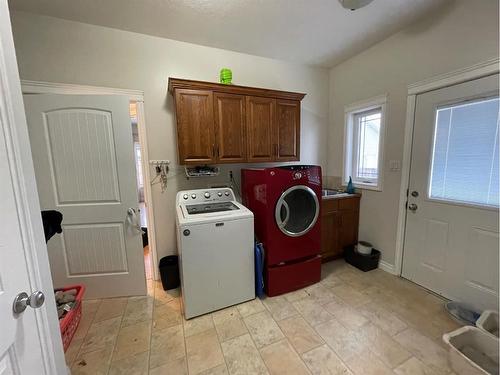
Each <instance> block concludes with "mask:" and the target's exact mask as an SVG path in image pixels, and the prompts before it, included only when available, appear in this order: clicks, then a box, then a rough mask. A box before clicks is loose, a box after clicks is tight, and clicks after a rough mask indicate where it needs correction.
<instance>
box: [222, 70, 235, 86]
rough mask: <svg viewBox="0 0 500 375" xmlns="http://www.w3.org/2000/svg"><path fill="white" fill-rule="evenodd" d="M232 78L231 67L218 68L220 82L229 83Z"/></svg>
mask: <svg viewBox="0 0 500 375" xmlns="http://www.w3.org/2000/svg"><path fill="white" fill-rule="evenodd" d="M232 79H233V72H232V71H231V69H228V68H222V69H221V70H220V83H223V84H225V85H230V84H231V80H232Z"/></svg>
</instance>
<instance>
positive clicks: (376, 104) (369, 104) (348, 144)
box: [342, 95, 387, 191]
mask: <svg viewBox="0 0 500 375" xmlns="http://www.w3.org/2000/svg"><path fill="white" fill-rule="evenodd" d="M386 107H387V95H380V96H377V97H374V98H371V99H368V100H364V101H361V102H357V103H354V104H351V105H349V106H347V107H345V110H344V115H345V121H344V124H345V126H344V153H343V164H342V168H343V169H342V171H343V172H342V183H343V185H344V186H345V185H347V183H348V181H349V176H352V160H353V152H354V150H355V145H354V140H353V137H354V117H355V116H356V115H358V114H360V113H363V112H369V111H371V110H376V109H380V114H381V119H380V139H379V152H378V163H377V168H378V178H377V180H376V181H374V182H373V183H368V182H362V181H356V180H355V178H354V176H353V181H352V182H353V184H354V187H356V188H359V189H367V190H375V191H382V188H383V180H384V168H383V166H384V142H385V124H386V120H387V111H386V109H387V108H386Z"/></svg>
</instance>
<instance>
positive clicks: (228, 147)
mask: <svg viewBox="0 0 500 375" xmlns="http://www.w3.org/2000/svg"><path fill="white" fill-rule="evenodd" d="M214 101H215V130H216V144H217V147H218V148H217V160H218V163H241V162H245V161H246V158H247V150H246V149H247V145H246V143H245V139H246V115H245V97H244V96H243V95H233V94H222V93H215V94H214Z"/></svg>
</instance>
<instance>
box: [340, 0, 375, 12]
mask: <svg viewBox="0 0 500 375" xmlns="http://www.w3.org/2000/svg"><path fill="white" fill-rule="evenodd" d="M372 1H373V0H339V3H340V4H341V5H342V6H343V7H344V8H346V9H350V10H356V9H359V8H362V7H364V6H366V5H368V4H370V3H371V2H372Z"/></svg>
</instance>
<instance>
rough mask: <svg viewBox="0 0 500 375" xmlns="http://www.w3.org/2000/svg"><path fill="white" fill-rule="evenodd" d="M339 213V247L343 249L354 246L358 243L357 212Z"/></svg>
mask: <svg viewBox="0 0 500 375" xmlns="http://www.w3.org/2000/svg"><path fill="white" fill-rule="evenodd" d="M339 212H340V225H339V228H340V230H339V245H340V248H341V249H343V248H344V247H345V246H349V245H355V244H356V243H357V242H358V222H359V212H358V211H354V210H349V211H339Z"/></svg>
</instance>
